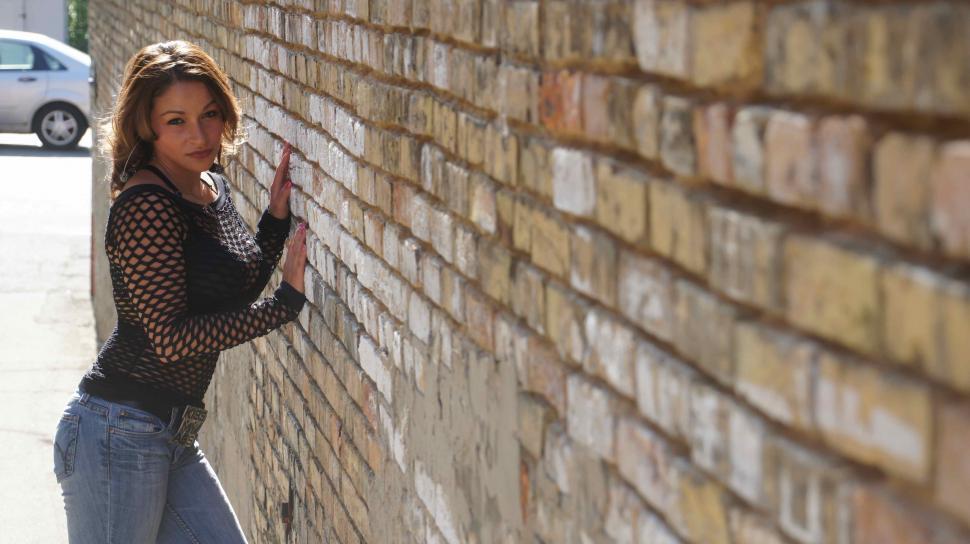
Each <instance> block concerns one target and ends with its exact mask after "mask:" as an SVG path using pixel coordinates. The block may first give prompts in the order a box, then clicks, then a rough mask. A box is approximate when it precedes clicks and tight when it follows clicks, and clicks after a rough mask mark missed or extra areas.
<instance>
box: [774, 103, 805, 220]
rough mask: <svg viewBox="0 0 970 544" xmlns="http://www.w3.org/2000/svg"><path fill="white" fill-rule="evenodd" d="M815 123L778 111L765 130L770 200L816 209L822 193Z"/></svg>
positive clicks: (802, 116) (799, 115)
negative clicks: (815, 145) (816, 198)
mask: <svg viewBox="0 0 970 544" xmlns="http://www.w3.org/2000/svg"><path fill="white" fill-rule="evenodd" d="M814 122H815V121H814V120H813V119H811V118H810V117H808V116H805V115H802V114H798V113H792V112H786V111H776V112H774V113H772V115H771V117H770V118H769V119H768V125H767V127H766V128H765V157H766V160H765V181H766V182H767V185H768V196H770V197H771V198H772V199H773V200H776V201H778V202H781V203H783V204H790V205H793V206H799V207H803V208H812V207H813V204H814V199H815V196H816V192H817V189H818V181H817V178H818V175H817V173H816V170H815V168H816V165H817V162H818V161H817V159H816V157H815V147H814V142H813V139H812V136H813V132H814V130H815V126H814Z"/></svg>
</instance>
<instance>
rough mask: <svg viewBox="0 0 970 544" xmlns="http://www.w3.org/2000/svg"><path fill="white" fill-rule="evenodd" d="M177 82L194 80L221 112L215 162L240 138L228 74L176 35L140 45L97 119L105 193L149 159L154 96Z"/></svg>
mask: <svg viewBox="0 0 970 544" xmlns="http://www.w3.org/2000/svg"><path fill="white" fill-rule="evenodd" d="M178 81H199V82H201V83H204V84H205V85H206V87H208V89H209V92H210V93H212V97H213V98H214V99H215V101H216V104H217V105H218V107H219V109H220V110H221V112H222V118H223V120H224V124H223V130H222V141H221V143H220V146H219V154H218V156H217V159H216V160H217V162H219V163H221V162H222V161H223V157H226V158H229V157H231V156H232V155H234V154H235V153H236V150H237V148H238V146H239V145H240V144H242V142H243V134H242V133H241V132H242V131H241V130H240V129H239V119H240V116H241V112H240V110H239V102H238V101H237V100H236V96H235V95H234V94H233V92H232V89H231V88H230V86H229V78H228V77H227V76H226V74H225V73H224V72H223V71H222V70H221V69H220V68H219V66H218V65H216V62H215V61H214V60H212V57H210V56H209V55H207V54H206V53H205V51H203V50H202V49H200V48H199V47H198V46H197V45H195V44H192V43H189V42H185V41H181V40H176V41H170V42H161V43H156V44H153V45H149V46H146V47H144V48H142V50H141V51H139V52H138V53H136V54H135V55H134V56H133V57H131V59H129V60H128V63H127V65H125V75H124V80H123V81H122V83H121V89H120V90H119V92H118V97H117V100H116V101H115V105H114V108H113V109H112V112H111V116H110V117H109V118H108V119H106V120H105V121H104V122H103V123H102V124H101V137H102V140H101V146H100V147H101V153H102V155H103V156H105V157H107V158H108V160H109V161H110V168H109V171H108V179H107V181H108V187H109V190H108V192H109V194H110V196H111V198H112V199H114V198H115V197H116V196H118V193H120V192H121V188H122V187H124V185H125V182H127V181H128V178H130V177H131V176H132V174H134V173H135V172H136V171H137V170H139V169H140V168H142V167H143V166H145V165H146V164H148V162H149V161H151V160H152V157H153V152H154V146H153V144H152V142H154V141H155V140H156V139H157V138H158V136H157V135H156V134H155V133H154V131H153V130H152V126H151V111H152V106H153V104H154V101H155V97H157V96H158V95H160V94H162V93H164V92H165V91H166V90H167V89H168V88H169V87H170V86H171V85H172V84H173V83H175V82H178Z"/></svg>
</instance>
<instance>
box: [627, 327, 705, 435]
mask: <svg viewBox="0 0 970 544" xmlns="http://www.w3.org/2000/svg"><path fill="white" fill-rule="evenodd" d="M634 366H635V369H634V370H635V372H636V385H637V387H636V389H637V408H638V409H639V410H640V413H641V414H643V416H644V417H646V418H647V419H648V420H650V421H651V422H652V423H653V424H654V425H656V426H658V427H660V428H661V429H663V431H664V432H665V433H667V434H669V435H671V436H675V437H680V438H684V437H686V436H687V433H689V432H690V386H691V383H692V381H693V380H694V376H695V373H694V372H693V371H692V370H691V369H690V367H688V366H687V365H685V364H684V363H682V362H680V361H678V360H677V359H676V358H674V357H673V356H672V355H670V354H668V353H666V352H664V351H663V350H661V349H660V348H658V347H657V346H655V345H653V344H651V343H648V342H639V343H638V344H637V350H636V355H635V359H634Z"/></svg>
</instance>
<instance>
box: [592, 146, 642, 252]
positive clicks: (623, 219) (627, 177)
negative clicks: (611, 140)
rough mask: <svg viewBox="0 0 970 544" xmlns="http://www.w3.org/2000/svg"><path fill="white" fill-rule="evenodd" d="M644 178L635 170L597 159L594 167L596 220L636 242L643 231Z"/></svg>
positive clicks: (627, 239) (611, 230)
mask: <svg viewBox="0 0 970 544" xmlns="http://www.w3.org/2000/svg"><path fill="white" fill-rule="evenodd" d="M647 190H648V186H647V179H646V176H645V175H644V174H642V173H640V172H637V171H636V170H632V169H627V168H622V167H620V166H619V165H618V164H616V163H613V162H610V161H606V160H601V161H599V162H598V164H597V166H596V221H597V222H599V224H601V225H603V226H604V227H605V228H606V229H607V230H609V231H610V232H612V233H614V234H616V235H617V236H619V237H620V238H622V239H624V240H626V241H628V242H631V243H634V244H635V243H638V242H640V241H641V240H643V239H644V238H645V236H646V234H647Z"/></svg>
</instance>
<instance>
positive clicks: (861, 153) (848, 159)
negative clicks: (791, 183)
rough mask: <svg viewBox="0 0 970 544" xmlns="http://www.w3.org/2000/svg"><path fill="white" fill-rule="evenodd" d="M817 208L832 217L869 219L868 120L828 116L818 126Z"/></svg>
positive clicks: (816, 137)
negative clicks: (850, 216)
mask: <svg viewBox="0 0 970 544" xmlns="http://www.w3.org/2000/svg"><path fill="white" fill-rule="evenodd" d="M815 142H816V144H815V145H816V146H817V147H818V150H817V154H818V162H819V164H818V168H817V170H818V171H817V174H818V176H819V179H818V181H819V191H818V194H817V195H816V198H817V200H818V207H819V209H820V210H822V211H823V212H824V213H826V214H829V215H833V216H849V215H854V216H856V217H865V218H868V217H869V215H870V212H869V210H868V194H867V191H868V189H867V183H868V180H869V152H870V148H871V146H872V143H871V141H870V135H869V130H868V126H867V124H866V121H865V118H863V117H861V116H859V115H849V116H844V117H839V116H829V117H824V118H822V119H821V120H820V121H819V123H818V129H817V132H816V134H815Z"/></svg>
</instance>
